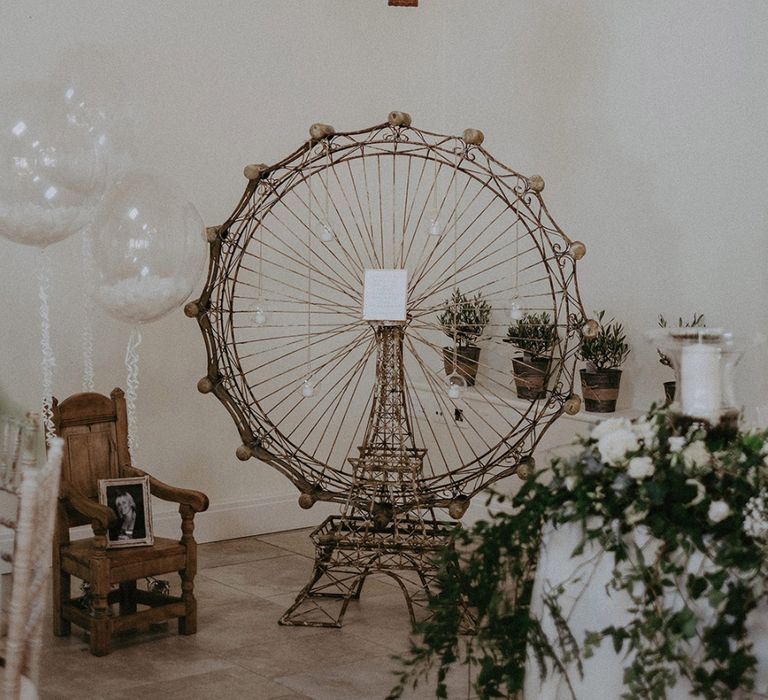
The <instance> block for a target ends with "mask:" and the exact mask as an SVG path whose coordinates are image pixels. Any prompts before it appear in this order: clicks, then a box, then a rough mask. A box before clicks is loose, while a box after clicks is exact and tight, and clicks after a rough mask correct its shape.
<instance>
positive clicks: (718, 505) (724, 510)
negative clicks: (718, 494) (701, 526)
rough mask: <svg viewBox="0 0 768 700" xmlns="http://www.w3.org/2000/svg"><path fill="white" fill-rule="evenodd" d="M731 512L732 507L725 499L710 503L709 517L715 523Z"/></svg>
mask: <svg viewBox="0 0 768 700" xmlns="http://www.w3.org/2000/svg"><path fill="white" fill-rule="evenodd" d="M730 514H731V508H730V506H729V505H728V504H727V503H726V502H725V501H712V503H710V504H709V511H708V512H707V517H708V518H709V519H710V520H711V521H712V522H713V523H719V522H720V521H721V520H725V519H726V518H727V517H728V516H729V515H730Z"/></svg>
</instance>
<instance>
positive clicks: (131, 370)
mask: <svg viewBox="0 0 768 700" xmlns="http://www.w3.org/2000/svg"><path fill="white" fill-rule="evenodd" d="M139 345H141V333H140V331H139V329H138V328H134V329H133V330H132V331H131V336H130V338H128V347H127V348H126V350H125V369H126V370H127V372H128V377H127V379H126V380H125V384H126V387H125V404H126V407H127V408H128V451H129V452H130V453H131V457H134V456H135V454H136V450H137V449H138V446H139V441H138V438H137V436H136V395H137V394H138V391H139Z"/></svg>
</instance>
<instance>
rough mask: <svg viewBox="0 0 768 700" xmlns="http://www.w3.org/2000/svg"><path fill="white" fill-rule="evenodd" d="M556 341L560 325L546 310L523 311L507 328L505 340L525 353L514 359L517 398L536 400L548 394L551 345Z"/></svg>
mask: <svg viewBox="0 0 768 700" xmlns="http://www.w3.org/2000/svg"><path fill="white" fill-rule="evenodd" d="M556 340H557V326H556V325H555V323H554V321H553V320H552V318H551V317H550V315H549V314H548V313H547V312H546V311H542V312H541V313H540V314H535V313H526V314H523V317H522V318H521V319H520V320H519V321H515V322H514V323H511V324H510V326H509V328H507V337H506V338H503V341H504V342H505V343H511V344H512V345H514V346H515V347H516V348H518V349H519V350H521V351H522V353H523V354H522V355H521V356H519V357H515V358H513V359H512V367H513V369H514V374H515V388H516V389H517V396H518V398H521V399H528V400H529V401H535V400H536V399H541V398H544V396H545V395H546V387H547V378H548V376H549V364H550V361H551V359H552V346H553V345H554V344H555V341H556Z"/></svg>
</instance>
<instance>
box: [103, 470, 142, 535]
mask: <svg viewBox="0 0 768 700" xmlns="http://www.w3.org/2000/svg"><path fill="white" fill-rule="evenodd" d="M99 503H101V504H102V505H105V506H109V507H110V508H111V509H112V510H113V511H114V512H115V513H116V514H117V522H116V523H115V524H114V525H113V526H112V527H111V528H110V529H109V530H108V531H107V547H110V548H112V547H115V548H116V547H141V546H147V545H151V544H154V541H155V537H154V534H153V532H152V503H151V499H150V494H149V477H148V476H137V477H126V478H121V479H99Z"/></svg>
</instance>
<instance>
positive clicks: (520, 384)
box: [512, 355, 550, 401]
mask: <svg viewBox="0 0 768 700" xmlns="http://www.w3.org/2000/svg"><path fill="white" fill-rule="evenodd" d="M549 362H550V360H549V358H548V357H543V358H536V359H533V358H530V357H526V356H525V355H523V356H522V357H515V358H513V359H512V367H513V368H514V370H515V388H516V389H517V398H519V399H527V400H528V401H536V399H543V398H544V397H545V396H546V395H547V379H548V378H549Z"/></svg>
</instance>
